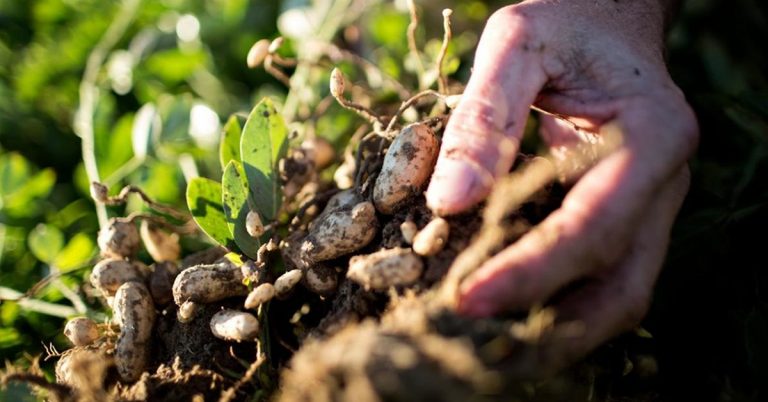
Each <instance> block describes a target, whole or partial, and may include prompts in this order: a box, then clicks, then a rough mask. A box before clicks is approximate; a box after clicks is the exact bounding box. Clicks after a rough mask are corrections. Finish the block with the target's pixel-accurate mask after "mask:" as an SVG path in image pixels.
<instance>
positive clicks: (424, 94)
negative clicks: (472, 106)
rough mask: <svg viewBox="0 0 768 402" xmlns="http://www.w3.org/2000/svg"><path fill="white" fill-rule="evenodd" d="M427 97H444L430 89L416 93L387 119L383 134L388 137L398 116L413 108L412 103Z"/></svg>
mask: <svg viewBox="0 0 768 402" xmlns="http://www.w3.org/2000/svg"><path fill="white" fill-rule="evenodd" d="M427 96H434V97H436V98H438V99H443V98H444V97H445V96H444V95H442V94H441V93H439V92H435V91H433V90H431V89H426V90H424V91H421V92H419V93H417V94H416V95H413V96H412V97H411V98H410V99H408V100H406V101H405V102H403V103H402V104H401V105H400V108H399V109H397V112H395V114H394V115H393V116H392V118H391V119H389V123H388V124H387V128H386V129H385V130H384V133H385V134H387V135H389V133H390V132H391V131H392V129H393V128H394V126H395V123H397V119H398V118H399V117H400V115H402V114H403V112H405V111H406V110H407V109H408V108H409V107H411V106H413V104H414V103H416V102H417V101H418V100H420V99H421V98H424V97H427Z"/></svg>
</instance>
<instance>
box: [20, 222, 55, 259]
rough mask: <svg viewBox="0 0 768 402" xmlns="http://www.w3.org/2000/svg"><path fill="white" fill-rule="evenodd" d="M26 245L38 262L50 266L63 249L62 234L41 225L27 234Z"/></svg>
mask: <svg viewBox="0 0 768 402" xmlns="http://www.w3.org/2000/svg"><path fill="white" fill-rule="evenodd" d="M28 243H29V250H30V251H31V252H32V254H34V255H35V257H36V258H37V259H38V260H40V261H42V262H44V263H46V264H50V263H51V261H53V259H54V258H56V255H57V254H59V251H61V248H62V247H64V234H62V233H61V231H60V230H59V229H58V228H56V227H55V226H51V225H45V224H42V223H41V224H39V225H37V226H35V228H34V229H32V231H31V232H29V238H28Z"/></svg>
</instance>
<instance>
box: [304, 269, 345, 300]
mask: <svg viewBox="0 0 768 402" xmlns="http://www.w3.org/2000/svg"><path fill="white" fill-rule="evenodd" d="M338 276H339V275H338V273H337V272H336V270H335V269H334V268H333V267H331V266H329V265H326V264H322V263H320V264H315V265H313V266H311V267H308V268H307V269H306V270H304V287H306V288H307V289H309V290H310V291H312V292H314V293H317V294H319V295H322V296H327V295H331V294H333V293H334V292H335V291H336V288H337V287H338V286H339V278H338Z"/></svg>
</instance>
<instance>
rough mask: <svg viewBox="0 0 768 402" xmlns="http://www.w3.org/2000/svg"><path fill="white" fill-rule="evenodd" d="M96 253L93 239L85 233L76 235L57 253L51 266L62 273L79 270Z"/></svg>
mask: <svg viewBox="0 0 768 402" xmlns="http://www.w3.org/2000/svg"><path fill="white" fill-rule="evenodd" d="M96 251H97V250H96V243H95V242H94V241H93V237H92V236H89V235H88V234H87V233H78V234H76V235H74V236H73V237H72V238H71V239H70V240H69V242H67V245H66V246H64V248H63V249H62V250H61V251H60V252H59V254H58V255H57V256H56V259H54V261H53V265H54V266H56V268H58V269H59V270H60V271H63V272H66V271H70V270H72V269H75V268H80V267H82V266H83V265H84V264H86V263H87V262H88V261H89V260H90V259H91V258H93V257H94V256H95V255H96Z"/></svg>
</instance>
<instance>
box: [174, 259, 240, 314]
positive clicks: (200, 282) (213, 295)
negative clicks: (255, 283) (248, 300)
mask: <svg viewBox="0 0 768 402" xmlns="http://www.w3.org/2000/svg"><path fill="white" fill-rule="evenodd" d="M247 294H248V288H247V287H246V286H245V285H243V273H242V272H241V270H240V267H238V266H236V265H235V264H233V263H232V262H230V261H228V260H224V261H220V262H218V263H215V264H211V265H197V266H194V267H191V268H187V269H185V270H184V271H181V273H180V274H179V275H178V276H176V279H175V280H174V281H173V300H174V301H175V302H176V304H177V305H181V304H182V303H184V302H187V301H191V302H195V303H203V304H205V303H212V302H215V301H219V300H222V299H226V298H228V297H235V296H245V295H247Z"/></svg>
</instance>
